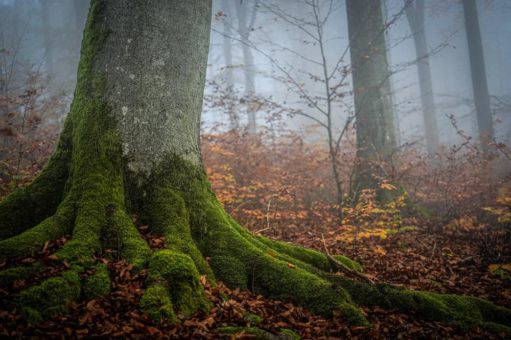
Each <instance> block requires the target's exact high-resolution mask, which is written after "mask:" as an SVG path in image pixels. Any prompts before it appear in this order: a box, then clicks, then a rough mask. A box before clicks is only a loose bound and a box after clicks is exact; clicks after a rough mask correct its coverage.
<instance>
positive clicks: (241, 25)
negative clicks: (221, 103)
mask: <svg viewBox="0 0 511 340" xmlns="http://www.w3.org/2000/svg"><path fill="white" fill-rule="evenodd" d="M235 6H236V13H237V15H238V31H239V32H240V34H241V37H242V39H244V40H248V39H250V32H251V30H252V25H253V22H254V20H255V15H256V11H257V9H256V6H255V5H254V6H253V8H252V17H251V19H250V21H249V20H248V18H247V9H248V3H247V2H245V3H241V2H236V5H235ZM241 49H242V51H243V63H244V73H245V97H246V99H247V103H246V108H247V114H248V128H249V131H250V132H252V133H255V132H256V129H257V123H256V112H255V109H254V105H252V103H251V102H252V101H251V98H252V97H253V96H254V94H255V66H254V55H253V54H252V49H251V48H250V47H249V46H248V45H247V44H241Z"/></svg>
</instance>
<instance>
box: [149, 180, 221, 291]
mask: <svg viewBox="0 0 511 340" xmlns="http://www.w3.org/2000/svg"><path fill="white" fill-rule="evenodd" d="M165 177H166V176H165ZM165 177H163V178H165ZM153 180H154V181H155V183H154V184H152V185H151V186H150V187H151V190H150V192H151V193H150V195H149V197H148V198H147V200H146V202H147V203H146V204H145V208H144V212H145V213H146V214H147V218H148V220H149V225H150V226H151V228H152V229H153V230H154V231H155V232H157V233H159V234H162V235H163V236H164V237H165V242H166V245H167V247H168V248H169V249H173V250H177V251H180V252H182V253H183V254H187V255H188V256H190V257H191V258H192V260H193V262H194V263H195V266H196V268H197V269H198V271H199V273H201V274H202V275H207V276H208V279H209V281H210V282H214V280H215V278H214V275H213V272H212V271H211V268H210V267H209V265H208V264H207V262H206V261H205V260H204V256H202V254H201V252H200V251H199V249H198V248H197V246H196V244H195V242H194V240H193V238H192V234H191V231H190V223H189V218H188V216H189V213H188V210H187V209H186V206H185V202H184V199H183V195H182V194H181V193H180V192H179V191H177V190H175V189H174V188H173V186H171V185H169V184H168V183H167V182H166V181H165V180H163V181H162V179H161V178H154V179H153Z"/></svg>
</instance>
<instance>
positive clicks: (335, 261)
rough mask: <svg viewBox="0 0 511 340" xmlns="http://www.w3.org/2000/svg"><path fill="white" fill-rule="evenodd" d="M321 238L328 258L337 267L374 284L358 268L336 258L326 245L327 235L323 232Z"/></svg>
mask: <svg viewBox="0 0 511 340" xmlns="http://www.w3.org/2000/svg"><path fill="white" fill-rule="evenodd" d="M321 239H322V240H323V246H324V247H325V253H326V256H327V257H328V260H329V261H330V262H331V263H332V264H333V265H334V266H335V268H336V269H338V270H340V271H342V272H344V273H345V274H348V275H352V276H354V277H356V278H359V279H361V280H363V281H365V282H367V283H370V284H374V282H373V281H372V280H371V279H370V278H368V277H367V276H366V275H364V274H362V273H360V272H357V271H356V270H353V269H351V268H350V267H348V266H347V265H345V264H344V263H342V262H341V261H338V260H336V259H335V258H334V257H333V256H332V255H330V252H329V251H328V248H327V246H326V241H325V237H324V236H323V233H322V234H321Z"/></svg>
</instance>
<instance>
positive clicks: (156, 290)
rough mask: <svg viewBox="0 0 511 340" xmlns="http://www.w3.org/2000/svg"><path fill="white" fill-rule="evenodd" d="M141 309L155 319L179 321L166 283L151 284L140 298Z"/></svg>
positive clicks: (170, 321)
mask: <svg viewBox="0 0 511 340" xmlns="http://www.w3.org/2000/svg"><path fill="white" fill-rule="evenodd" d="M140 309H141V310H142V312H144V313H146V314H147V315H148V316H149V317H150V318H151V319H153V320H155V321H161V320H166V321H168V322H169V323H176V322H177V317H176V313H174V307H173V306H172V301H171V300H170V295H169V289H168V286H167V285H166V284H158V283H155V284H153V285H151V286H149V287H148V288H147V289H146V290H145V292H144V296H142V299H141V300H140Z"/></svg>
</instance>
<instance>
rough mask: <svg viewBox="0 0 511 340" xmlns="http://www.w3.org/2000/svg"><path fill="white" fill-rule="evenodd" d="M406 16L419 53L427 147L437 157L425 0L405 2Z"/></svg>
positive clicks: (429, 152) (436, 131)
mask: <svg viewBox="0 0 511 340" xmlns="http://www.w3.org/2000/svg"><path fill="white" fill-rule="evenodd" d="M405 6H407V8H406V17H407V19H408V23H409V25H410V29H411V30H412V34H413V41H414V44H415V53H416V55H417V59H418V62H417V72H418V76H419V88H420V98H421V104H422V117H423V119H424V134H425V139H426V149H427V151H428V155H429V156H430V157H435V155H436V153H437V151H438V145H439V138H438V126H437V120H436V110H435V100H434V96H433V84H432V81H431V71H430V67H429V56H428V54H429V51H428V43H427V39H426V32H425V27H424V0H416V1H415V5H414V3H413V2H412V3H410V4H405Z"/></svg>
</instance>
